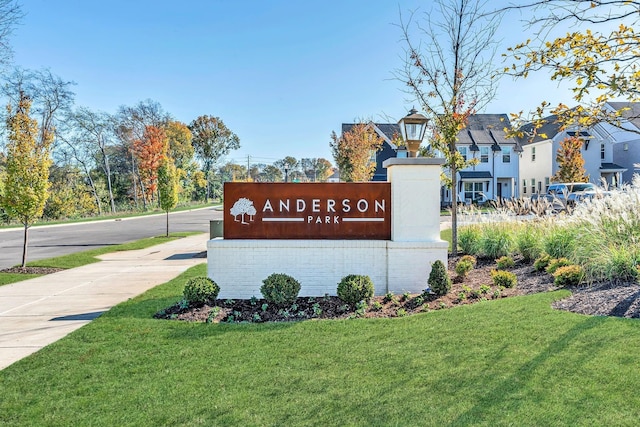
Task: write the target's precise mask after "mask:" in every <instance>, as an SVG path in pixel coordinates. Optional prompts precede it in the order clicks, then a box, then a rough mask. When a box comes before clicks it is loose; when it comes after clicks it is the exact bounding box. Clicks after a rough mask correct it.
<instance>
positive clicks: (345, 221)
mask: <svg viewBox="0 0 640 427" xmlns="http://www.w3.org/2000/svg"><path fill="white" fill-rule="evenodd" d="M224 238H225V239H368V240H390V239H391V185H390V184H389V183H386V182H376V183H371V182H366V183H306V184H285V183H245V182H226V183H225V184H224Z"/></svg>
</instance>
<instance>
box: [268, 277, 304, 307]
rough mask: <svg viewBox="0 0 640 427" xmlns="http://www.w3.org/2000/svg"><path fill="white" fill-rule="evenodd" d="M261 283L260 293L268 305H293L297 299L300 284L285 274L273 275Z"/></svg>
mask: <svg viewBox="0 0 640 427" xmlns="http://www.w3.org/2000/svg"><path fill="white" fill-rule="evenodd" d="M262 283H263V284H262V286H261V287H260V292H261V293H262V296H263V297H264V299H265V300H266V301H267V302H268V303H270V304H276V305H284V304H293V303H294V302H296V299H298V294H299V293H300V282H298V281H297V280H296V279H294V278H293V277H291V276H289V275H287V274H282V273H273V274H272V275H270V276H269V277H267V278H266V279H264V280H263V281H262Z"/></svg>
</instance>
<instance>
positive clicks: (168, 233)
mask: <svg viewBox="0 0 640 427" xmlns="http://www.w3.org/2000/svg"><path fill="white" fill-rule="evenodd" d="M167 237H169V211H167Z"/></svg>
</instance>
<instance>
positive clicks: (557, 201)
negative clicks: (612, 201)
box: [531, 182, 598, 211]
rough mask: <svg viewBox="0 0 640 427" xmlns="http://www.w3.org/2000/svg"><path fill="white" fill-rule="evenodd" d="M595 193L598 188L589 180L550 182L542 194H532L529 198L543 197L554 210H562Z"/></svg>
mask: <svg viewBox="0 0 640 427" xmlns="http://www.w3.org/2000/svg"><path fill="white" fill-rule="evenodd" d="M597 193H598V188H597V187H596V186H595V184H592V183H590V182H558V183H554V184H551V185H550V186H549V189H548V190H547V192H546V193H544V194H533V195H532V196H531V200H538V199H543V198H544V199H546V200H547V201H549V202H550V203H551V204H552V206H553V209H554V211H563V210H566V208H567V206H573V205H575V203H576V202H578V201H581V200H583V199H584V198H587V197H594V196H593V195H595V194H597Z"/></svg>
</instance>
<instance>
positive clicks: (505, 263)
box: [496, 255, 516, 270]
mask: <svg viewBox="0 0 640 427" xmlns="http://www.w3.org/2000/svg"><path fill="white" fill-rule="evenodd" d="M514 265H516V263H515V262H514V261H513V258H511V257H510V256H508V255H505V256H502V257H500V258H498V259H497V260H496V266H497V268H498V270H507V269H509V268H512V267H513V266H514Z"/></svg>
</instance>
